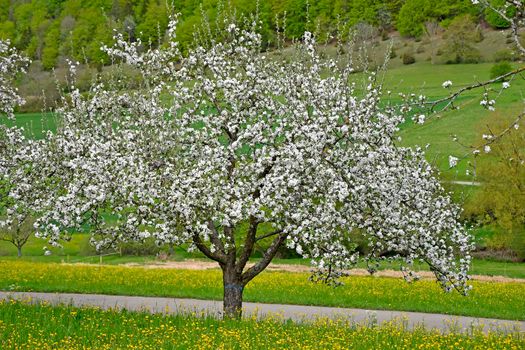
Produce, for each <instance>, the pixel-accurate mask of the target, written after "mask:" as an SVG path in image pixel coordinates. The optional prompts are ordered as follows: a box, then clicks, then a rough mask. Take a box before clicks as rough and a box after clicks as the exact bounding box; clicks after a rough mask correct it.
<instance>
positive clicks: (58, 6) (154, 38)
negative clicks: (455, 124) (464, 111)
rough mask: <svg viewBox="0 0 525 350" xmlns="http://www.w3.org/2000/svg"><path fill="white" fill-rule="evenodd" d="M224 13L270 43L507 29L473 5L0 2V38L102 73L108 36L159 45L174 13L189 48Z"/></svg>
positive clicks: (361, 0) (447, 1)
mask: <svg viewBox="0 0 525 350" xmlns="http://www.w3.org/2000/svg"><path fill="white" fill-rule="evenodd" d="M494 1H496V2H497V1H499V0H494ZM225 6H226V7H229V8H233V9H235V11H236V13H237V14H239V15H242V14H251V13H254V12H258V14H259V20H260V22H261V27H262V33H263V35H264V36H266V38H265V39H266V41H268V42H270V43H272V42H275V37H276V33H277V32H281V34H282V35H283V36H284V37H285V38H286V39H288V40H291V39H294V38H297V37H300V36H301V35H302V33H303V32H304V31H305V30H310V31H316V32H317V33H318V35H319V37H320V38H321V40H329V39H330V38H331V37H332V36H333V35H334V34H336V33H337V32H343V33H344V32H347V31H348V30H349V29H350V28H351V27H353V26H356V25H358V24H363V23H366V24H368V25H371V26H374V27H375V28H376V29H377V30H378V31H379V33H380V34H381V35H382V36H384V37H388V33H390V32H392V31H394V30H397V31H399V33H400V34H401V35H403V36H408V37H415V38H417V37H420V36H421V35H423V34H424V33H425V31H426V30H427V27H428V23H435V24H439V25H440V26H441V27H443V28H446V27H447V26H448V25H449V24H450V23H451V22H452V21H453V20H454V19H455V18H457V17H458V16H462V15H465V14H468V15H470V16H471V17H472V18H473V19H474V20H475V21H476V22H477V23H478V24H486V25H488V26H491V27H493V28H505V27H507V26H508V23H506V22H505V21H504V20H503V19H502V18H499V17H498V16H497V15H495V14H494V13H492V12H483V11H481V10H480V8H479V7H476V6H472V4H471V0H315V1H313V0H310V1H307V0H260V1H255V0H230V1H222V0H90V1H83V0H0V39H9V40H10V41H11V42H12V43H13V44H14V45H15V46H16V47H17V48H18V49H19V50H22V51H23V52H24V53H25V54H26V55H28V56H29V57H31V58H32V59H33V60H39V61H41V62H42V66H43V68H44V69H47V70H49V69H51V68H53V67H56V66H57V65H60V63H61V60H63V59H64V58H72V59H74V60H77V61H80V62H82V63H90V64H92V65H97V66H99V67H101V66H103V65H107V64H109V63H110V62H109V59H108V57H107V55H106V54H105V53H103V52H102V51H101V50H100V47H101V46H102V45H103V44H106V45H110V44H111V43H112V40H113V35H114V31H115V30H116V31H119V32H122V33H125V35H126V38H127V39H128V40H130V41H135V40H137V39H140V40H142V41H143V42H144V43H146V44H150V45H153V46H156V45H158V44H159V43H162V41H163V37H164V33H165V31H166V28H167V25H168V14H169V13H170V11H173V12H176V13H180V17H179V19H180V24H179V26H178V28H177V31H178V33H177V35H178V38H179V42H180V45H181V46H182V48H183V49H184V48H187V47H188V45H191V43H192V42H193V40H194V33H195V28H197V27H199V26H200V24H201V23H202V19H203V18H207V20H208V21H210V22H211V21H213V20H214V18H216V16H217V13H218V11H220V8H221V7H225ZM480 11H481V12H480ZM284 18H286V24H285V25H283V23H282V19H284ZM279 21H281V24H280V25H279V24H277V23H278V22H279Z"/></svg>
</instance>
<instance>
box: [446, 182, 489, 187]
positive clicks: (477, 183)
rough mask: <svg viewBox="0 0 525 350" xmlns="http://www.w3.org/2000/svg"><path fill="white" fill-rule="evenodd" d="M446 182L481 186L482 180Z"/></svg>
mask: <svg viewBox="0 0 525 350" xmlns="http://www.w3.org/2000/svg"><path fill="white" fill-rule="evenodd" d="M444 182H445V183H449V184H454V185H462V186H481V182H476V181H444Z"/></svg>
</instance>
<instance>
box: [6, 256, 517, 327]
mask: <svg viewBox="0 0 525 350" xmlns="http://www.w3.org/2000/svg"><path fill="white" fill-rule="evenodd" d="M0 271H2V273H1V274H0V290H4V291H42V292H76V293H100V294H120V295H143V296H166V297H181V298H185V297H186V298H199V299H216V300H220V299H221V298H222V293H223V291H222V278H221V272H220V271H219V270H176V269H151V268H143V267H124V266H93V265H68V264H58V263H31V262H23V261H1V260H0ZM308 277H309V274H308V273H290V272H266V273H263V274H261V275H260V276H258V277H256V278H255V279H254V280H253V281H252V282H251V283H250V284H248V286H247V287H246V289H245V295H244V300H245V301H254V302H265V303H284V304H303V305H324V306H339V307H354V308H365V309H387V310H402V311H421V312H435V313H445V314H454V315H468V316H478V317H489V318H501V319H508V320H525V283H519V282H512V283H495V282H478V281H473V282H472V285H473V287H474V288H473V290H472V291H471V292H470V294H469V296H467V297H464V296H461V295H459V294H458V293H455V292H452V293H449V294H446V293H444V292H443V291H442V289H440V288H439V286H438V285H437V284H436V283H435V282H434V281H432V280H421V281H418V282H415V283H412V284H408V283H406V282H405V281H404V280H402V279H396V278H376V277H363V276H351V277H346V278H344V279H343V282H344V285H343V286H341V287H337V288H334V287H329V286H326V285H323V284H314V283H312V282H310V281H308Z"/></svg>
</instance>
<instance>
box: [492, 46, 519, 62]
mask: <svg viewBox="0 0 525 350" xmlns="http://www.w3.org/2000/svg"><path fill="white" fill-rule="evenodd" d="M517 58H518V57H517V55H515V54H514V52H512V51H511V50H508V49H504V50H499V51H496V53H495V54H494V61H495V62H502V61H516V60H517Z"/></svg>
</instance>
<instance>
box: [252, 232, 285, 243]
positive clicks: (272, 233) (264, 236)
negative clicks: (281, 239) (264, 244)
mask: <svg viewBox="0 0 525 350" xmlns="http://www.w3.org/2000/svg"><path fill="white" fill-rule="evenodd" d="M282 232H283V230H275V231H273V232H270V233H267V234H264V235H260V236H257V237H256V238H255V242H259V241H260V240H262V239H265V238H268V237H272V236H275V235H278V234H280V233H282Z"/></svg>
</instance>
